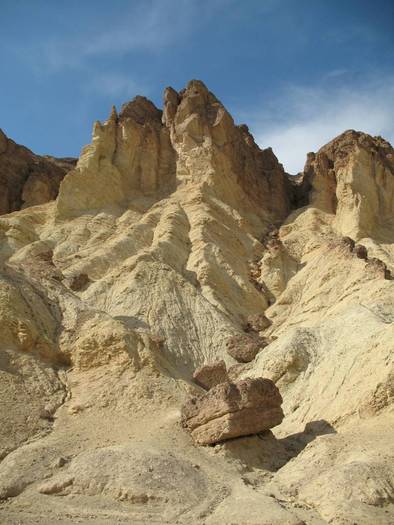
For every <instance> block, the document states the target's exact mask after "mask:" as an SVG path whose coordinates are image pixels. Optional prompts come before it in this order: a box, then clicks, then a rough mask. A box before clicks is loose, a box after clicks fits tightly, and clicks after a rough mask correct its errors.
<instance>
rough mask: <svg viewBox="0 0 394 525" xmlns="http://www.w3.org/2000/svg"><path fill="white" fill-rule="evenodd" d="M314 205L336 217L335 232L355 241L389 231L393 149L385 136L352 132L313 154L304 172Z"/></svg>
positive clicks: (393, 206) (393, 202) (393, 187)
mask: <svg viewBox="0 0 394 525" xmlns="http://www.w3.org/2000/svg"><path fill="white" fill-rule="evenodd" d="M304 172H305V174H306V178H307V179H308V185H309V187H311V188H312V191H311V193H310V203H311V204H312V205H313V206H315V207H317V208H319V209H321V210H323V211H325V212H328V213H333V214H335V228H336V229H337V231H338V232H340V233H341V234H342V235H349V236H350V237H352V238H353V239H356V240H358V239H361V238H363V237H367V236H373V235H375V236H376V235H380V236H382V235H383V237H385V236H386V235H387V234H388V233H389V231H390V224H391V218H392V216H393V212H394V199H393V197H392V195H393V190H394V150H393V148H392V146H391V145H390V144H389V143H388V142H387V141H386V140H384V139H383V138H382V137H371V136H370V135H367V134H366V133H361V132H357V131H354V130H348V131H346V132H345V133H342V135H339V136H338V137H336V138H335V139H334V140H332V141H331V142H329V143H328V144H326V145H325V146H324V147H323V148H321V149H320V150H319V151H318V153H317V154H310V155H309V156H308V159H307V163H306V166H305V170H304Z"/></svg>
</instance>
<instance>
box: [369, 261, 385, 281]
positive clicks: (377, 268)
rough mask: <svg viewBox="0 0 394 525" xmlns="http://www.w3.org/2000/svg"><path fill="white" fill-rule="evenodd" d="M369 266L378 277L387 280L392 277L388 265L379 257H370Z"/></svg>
mask: <svg viewBox="0 0 394 525" xmlns="http://www.w3.org/2000/svg"><path fill="white" fill-rule="evenodd" d="M367 268H368V270H369V271H370V272H371V273H373V274H375V275H376V276H377V277H380V278H382V279H387V280H390V279H391V272H390V270H389V269H388V268H387V266H386V265H385V263H384V262H383V261H382V260H380V259H377V258H376V257H371V259H368V262H367Z"/></svg>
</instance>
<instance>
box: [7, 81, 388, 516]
mask: <svg viewBox="0 0 394 525" xmlns="http://www.w3.org/2000/svg"><path fill="white" fill-rule="evenodd" d="M0 144H2V146H0V150H1V148H3V149H4V140H3V139H1V138H0ZM7 144H8V142H7ZM8 147H9V145H7V148H8ZM392 155H393V152H392V148H391V146H390V145H389V144H388V143H387V142H385V141H384V140H383V139H381V138H379V137H370V136H367V135H365V134H363V133H360V132H346V133H344V134H342V135H341V136H339V137H337V138H336V139H334V141H332V142H331V143H330V144H328V145H326V146H323V148H321V150H320V151H319V152H317V153H316V154H311V155H309V156H308V162H307V167H306V170H305V173H303V174H300V175H299V176H297V177H295V178H292V177H290V176H287V175H286V174H285V172H284V170H283V168H282V166H281V164H280V163H279V161H278V160H277V159H276V157H275V155H274V153H273V152H272V150H270V148H266V147H265V145H264V149H260V148H259V147H258V146H257V145H256V144H255V142H254V140H253V138H252V136H251V134H250V132H249V131H248V129H247V127H246V126H242V125H241V126H238V125H237V124H236V123H234V121H233V119H232V117H231V116H230V115H229V113H228V111H227V110H226V108H225V107H224V106H223V104H221V103H220V101H219V100H218V99H217V98H216V97H215V96H214V95H213V94H212V93H211V92H210V91H209V90H208V88H207V87H206V86H204V84H203V83H202V82H199V81H192V82H190V83H189V84H188V85H187V86H186V88H185V89H184V90H181V91H179V92H177V91H175V90H174V89H171V88H168V89H167V90H166V91H165V96H164V107H163V111H161V110H160V109H158V108H156V107H155V106H154V104H153V103H151V102H149V101H148V100H147V99H145V98H144V97H137V98H136V99H134V100H133V101H131V102H129V103H127V104H125V105H124V106H123V107H122V109H121V110H120V111H119V112H118V111H116V109H113V110H112V112H111V114H110V116H109V119H108V120H107V121H106V122H104V123H96V124H95V126H94V130H93V140H92V143H91V144H90V145H89V146H87V147H86V148H84V149H83V152H82V155H81V158H80V159H79V161H78V165H77V166H76V167H75V169H72V170H71V171H70V172H68V173H67V175H66V176H65V177H64V178H63V180H62V182H61V184H60V189H59V195H58V197H57V199H56V200H55V201H50V202H47V203H44V204H41V205H40V206H31V207H27V208H23V209H21V210H19V211H15V212H14V213H11V214H7V215H2V216H0V400H1V403H0V458H1V462H0V500H1V501H0V522H4V523H20V522H23V523H24V524H26V525H32V524H33V523H35V524H36V523H42V524H43V525H44V524H47V523H56V522H58V521H59V520H60V521H61V522H62V523H64V525H71V524H73V523H77V522H82V523H85V522H89V523H91V524H92V525H102V524H103V523H104V522H108V521H109V522H119V523H155V522H158V523H175V522H178V523H180V524H183V523H185V524H186V523H195V522H198V521H204V522H206V523H207V524H208V523H209V524H215V525H216V524H218V523H232V522H236V523H251V524H257V523H258V524H259V525H260V524H261V523H265V524H267V525H268V524H269V525H274V524H276V525H279V524H282V523H288V524H291V525H299V524H300V523H308V524H311V525H323V524H325V523H341V524H348V523H355V522H357V523H358V524H360V525H370V524H371V523H374V524H378V525H380V524H382V525H383V524H384V525H385V524H386V523H388V522H394V504H393V502H392V487H393V479H394V471H393V465H394V458H393V454H392V452H391V449H392V447H390V445H391V441H392V428H393V424H394V423H393V414H392V407H393V401H394V388H393V385H394V383H393V377H394V374H393V365H392V353H393V340H394V332H393V327H394V291H393V286H394V282H393V280H392V279H391V278H389V276H390V275H392V273H393V271H394V248H393V246H394V244H393V242H394V223H393V213H392V211H393V210H392V202H393V197H392V196H393V191H392V189H393V187H392V181H393V173H392V159H393V157H392ZM0 157H1V154H0ZM18 191H19V190H18ZM7 199H8V197H7ZM12 199H14V197H12ZM7 202H8V200H7ZM20 205H22V207H23V203H21V202H20V204H18V206H17V207H20ZM7 206H8V205H7ZM7 211H9V209H8V208H7ZM356 244H360V245H362V246H364V247H365V249H366V250H367V258H366V259H365V258H361V259H360V258H359V257H357V254H356V252H355V245H356ZM73 281H75V283H74V284H73ZM70 284H72V287H70ZM72 288H77V289H74V290H73V289H72ZM235 334H238V335H237V337H238V336H239V337H240V336H242V337H246V338H247V341H248V342H251V340H253V341H255V340H258V341H264V344H265V343H269V344H267V345H266V346H264V349H263V350H262V351H259V352H258V353H257V354H255V355H254V356H253V357H252V354H254V352H255V350H256V347H257V345H254V343H253V345H251V347H252V348H253V352H252V353H251V354H250V355H249V356H248V359H249V358H251V359H252V360H250V361H249V362H246V363H242V362H239V363H237V364H232V363H234V361H233V359H234V356H235V359H236V361H237V360H242V359H243V360H245V349H246V347H247V344H245V347H244V346H243V345H242V344H240V345H239V346H238V347H237V348H236V345H234V347H233V350H232V352H233V357H232V356H231V355H229V352H228V347H227V346H228V342H229V341H230V340H231V338H232V337H233V336H234V335H235ZM261 346H263V345H260V342H259V347H261ZM235 350H237V352H238V350H239V351H240V353H235ZM237 356H238V358H237ZM221 360H223V361H225V362H226V364H227V367H228V370H227V376H228V379H229V382H223V383H219V384H218V385H216V386H213V387H212V388H211V389H210V390H208V391H206V392H204V391H203V390H201V389H199V388H197V386H196V385H193V384H192V383H191V381H190V379H191V377H192V375H193V372H194V371H195V370H196V369H198V368H199V367H202V366H204V364H207V363H208V364H209V363H215V362H218V361H221ZM338 363H339V364H340V365H338ZM263 377H264V378H267V380H262V379H261V378H263ZM268 380H270V381H271V382H270V381H268ZM226 381H227V380H226ZM273 383H274V385H273ZM277 389H279V390H280V395H279V393H278V391H277ZM196 392H199V393H200V395H197V396H196V399H195V402H194V403H192V402H190V401H187V399H188V398H189V397H190V395H191V393H196ZM280 396H282V397H283V404H282V407H283V412H284V413H285V414H286V416H285V417H284V418H283V420H282V417H283V414H282V411H281V399H280ZM269 400H270V401H269ZM185 403H186V406H187V407H188V408H187V410H186V414H187V417H185V411H184V424H185V425H186V429H189V431H190V432H191V434H192V435H193V438H195V440H196V442H198V441H199V440H200V441H201V442H203V443H205V442H212V443H216V442H218V443H219V444H218V445H217V446H215V447H214V448H210V447H200V446H196V444H195V442H193V440H192V439H190V435H189V433H188V431H185V428H182V426H181V425H180V424H179V420H180V408H181V407H182V406H183V405H184V404H185ZM267 403H268V405H267ZM269 403H271V405H269ZM268 406H271V408H268ZM264 407H265V408H264ZM280 421H281V422H280ZM278 423H280V424H278ZM274 424H277V426H274V427H273V429H272V432H271V431H267V432H264V433H263V434H259V435H255V434H254V433H256V432H257V433H258V432H260V431H261V429H262V428H263V427H264V428H265V427H266V426H267V425H268V426H270V425H271V426H272V425H274ZM245 433H252V435H250V436H249V437H242V439H238V438H236V437H235V436H245ZM230 437H233V438H234V439H227V438H230ZM222 440H223V441H222ZM59 458H66V462H65V463H64V462H60V463H61V464H59V461H58V460H59ZM290 460H291V461H290ZM59 496H61V497H59Z"/></svg>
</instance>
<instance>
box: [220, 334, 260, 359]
mask: <svg viewBox="0 0 394 525" xmlns="http://www.w3.org/2000/svg"><path fill="white" fill-rule="evenodd" d="M265 346H267V341H266V340H265V339H263V338H262V337H256V336H252V335H245V334H239V335H233V336H232V337H230V339H229V340H228V341H227V343H226V347H227V353H228V354H229V355H231V357H233V358H234V359H235V360H236V361H238V362H240V363H249V362H250V361H253V359H254V358H255V357H256V355H257V354H258V352H259V351H260V350H261V349H262V348H264V347H265Z"/></svg>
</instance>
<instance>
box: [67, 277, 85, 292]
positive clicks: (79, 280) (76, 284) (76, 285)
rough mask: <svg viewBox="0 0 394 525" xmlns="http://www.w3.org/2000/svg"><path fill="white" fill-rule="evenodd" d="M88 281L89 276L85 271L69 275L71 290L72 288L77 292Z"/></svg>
mask: <svg viewBox="0 0 394 525" xmlns="http://www.w3.org/2000/svg"><path fill="white" fill-rule="evenodd" d="M89 283H90V279H89V276H88V275H87V274H86V273H80V274H78V275H74V276H73V277H71V279H70V283H69V287H70V288H71V290H74V292H78V291H80V290H82V289H83V288H85V287H86V286H87V285H88V284H89Z"/></svg>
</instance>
